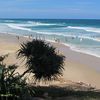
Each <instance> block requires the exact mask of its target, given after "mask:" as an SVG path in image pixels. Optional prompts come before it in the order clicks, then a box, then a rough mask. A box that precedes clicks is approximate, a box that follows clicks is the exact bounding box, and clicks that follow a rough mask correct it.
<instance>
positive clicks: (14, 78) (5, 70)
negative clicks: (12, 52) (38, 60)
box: [0, 56, 33, 98]
mask: <svg viewBox="0 0 100 100" xmlns="http://www.w3.org/2000/svg"><path fill="white" fill-rule="evenodd" d="M5 57H7V56H0V96H2V95H3V96H4V95H6V96H7V95H12V96H14V97H15V96H18V97H20V98H21V97H22V95H24V94H25V93H27V94H30V92H31V93H32V92H33V91H32V90H31V89H30V88H29V86H28V85H27V83H26V79H25V78H21V77H20V74H19V73H18V72H16V69H17V68H18V66H17V65H8V66H7V65H6V64H4V63H3V60H4V59H5Z"/></svg>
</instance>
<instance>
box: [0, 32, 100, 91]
mask: <svg viewBox="0 0 100 100" xmlns="http://www.w3.org/2000/svg"><path fill="white" fill-rule="evenodd" d="M27 40H29V38H27V37H23V36H20V40H19V41H18V39H17V38H16V35H11V34H5V35H4V34H2V33H0V46H1V47H2V48H0V52H1V51H2V52H4V50H6V52H7V51H9V50H12V52H10V56H9V58H8V60H6V62H7V63H8V64H12V62H13V63H18V64H19V65H20V63H19V62H17V61H18V60H16V57H15V52H16V50H18V49H19V47H20V43H22V42H25V41H27ZM48 42H49V43H51V44H52V45H54V46H55V47H56V48H57V50H59V51H60V53H61V54H63V55H64V56H66V60H65V66H64V68H65V70H64V75H63V78H64V79H65V80H72V81H73V82H84V83H86V84H91V86H93V87H96V88H97V89H100V81H99V79H100V70H99V68H100V67H99V65H100V58H98V57H95V56H91V55H88V54H84V53H79V52H75V51H73V50H71V49H70V47H68V46H65V45H64V44H62V43H55V42H53V41H52V42H51V41H48ZM2 52H1V53H2ZM18 71H23V68H20V69H19V70H18Z"/></svg>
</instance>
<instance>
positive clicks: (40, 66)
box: [18, 39, 65, 81]
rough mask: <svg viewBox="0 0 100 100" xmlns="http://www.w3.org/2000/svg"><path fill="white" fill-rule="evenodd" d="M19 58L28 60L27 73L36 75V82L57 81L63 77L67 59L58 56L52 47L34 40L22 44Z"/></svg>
mask: <svg viewBox="0 0 100 100" xmlns="http://www.w3.org/2000/svg"><path fill="white" fill-rule="evenodd" d="M18 58H23V59H26V67H27V68H28V71H27V72H32V73H34V79H35V80H36V81H40V80H44V81H50V80H55V79H57V78H58V77H59V76H61V75H62V71H63V69H64V68H63V64H64V58H65V57H64V56H63V55H60V54H58V53H57V52H56V49H55V48H54V47H53V46H52V45H50V44H48V43H46V42H44V41H42V40H37V39H33V40H32V41H29V42H27V43H23V44H21V47H20V49H19V50H18ZM24 74H25V73H24ZM24 74H23V75H24Z"/></svg>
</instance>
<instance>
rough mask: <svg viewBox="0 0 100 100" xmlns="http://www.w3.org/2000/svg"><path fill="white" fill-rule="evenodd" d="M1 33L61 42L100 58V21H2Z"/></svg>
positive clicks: (0, 25) (0, 23)
mask: <svg viewBox="0 0 100 100" xmlns="http://www.w3.org/2000/svg"><path fill="white" fill-rule="evenodd" d="M0 33H7V34H13V35H20V36H29V35H32V36H33V38H34V37H35V38H41V39H47V40H51V41H52V40H53V41H54V40H59V41H60V42H62V43H64V44H66V45H68V46H70V49H72V50H74V51H77V52H82V53H86V54H90V55H93V56H96V57H100V20H96V19H0Z"/></svg>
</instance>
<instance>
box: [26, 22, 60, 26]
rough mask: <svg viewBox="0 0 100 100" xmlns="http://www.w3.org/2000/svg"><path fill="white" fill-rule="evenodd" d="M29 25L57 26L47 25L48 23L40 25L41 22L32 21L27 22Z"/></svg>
mask: <svg viewBox="0 0 100 100" xmlns="http://www.w3.org/2000/svg"><path fill="white" fill-rule="evenodd" d="M28 23H29V24H31V25H33V26H50V25H58V24H52V23H50V24H48V23H41V22H34V21H28Z"/></svg>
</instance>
